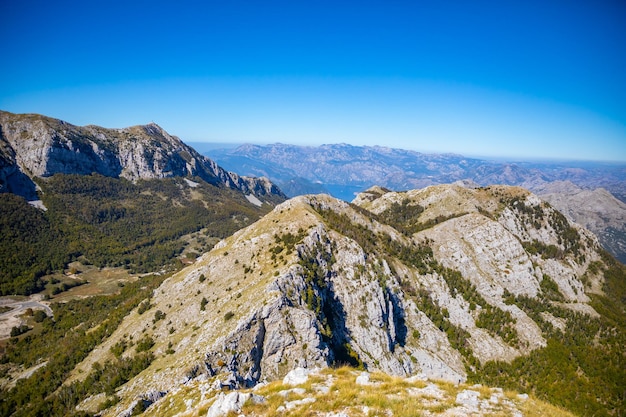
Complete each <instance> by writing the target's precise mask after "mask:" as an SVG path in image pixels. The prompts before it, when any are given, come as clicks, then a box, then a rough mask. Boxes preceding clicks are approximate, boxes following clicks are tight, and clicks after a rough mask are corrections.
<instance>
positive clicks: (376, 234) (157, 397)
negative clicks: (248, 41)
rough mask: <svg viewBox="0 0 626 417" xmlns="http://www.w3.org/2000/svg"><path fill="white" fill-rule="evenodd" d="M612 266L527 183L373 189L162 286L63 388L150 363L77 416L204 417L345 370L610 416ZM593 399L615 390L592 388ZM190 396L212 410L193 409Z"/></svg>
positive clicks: (298, 213)
mask: <svg viewBox="0 0 626 417" xmlns="http://www.w3.org/2000/svg"><path fill="white" fill-rule="evenodd" d="M611 268H613V269H611ZM615 268H617V269H615ZM619 268H620V266H619V264H616V263H614V261H611V258H610V256H608V255H607V254H606V253H605V252H603V251H602V250H601V248H600V246H599V244H598V241H597V239H596V237H595V236H594V235H593V234H592V233H590V232H589V231H587V230H586V229H584V228H582V227H581V226H579V225H577V224H575V223H571V222H569V221H568V220H567V218H566V217H565V216H563V215H562V214H561V213H560V212H558V211H557V210H555V209H554V208H552V207H551V206H550V205H549V204H547V203H546V202H544V201H542V200H541V199H539V198H538V197H537V196H535V195H534V194H532V193H530V192H528V191H526V190H524V189H521V188H516V187H508V186H492V187H485V188H476V189H468V188H464V187H461V186H458V185H442V186H432V187H427V188H424V189H421V190H414V191H408V192H390V191H388V190H386V189H383V188H380V187H374V188H372V189H369V190H368V191H366V192H364V193H361V194H360V195H359V196H358V197H357V198H356V199H355V200H354V202H353V203H352V204H348V203H346V202H344V201H341V200H338V199H335V198H332V197H330V196H327V195H315V196H312V195H308V196H300V197H296V198H293V199H291V200H288V201H286V202H284V203H282V204H280V205H278V206H277V207H275V208H274V209H273V210H272V211H271V212H270V213H269V214H267V215H266V216H264V217H263V218H262V219H261V220H259V221H257V222H256V223H254V224H253V225H251V226H249V227H246V228H245V229H242V230H240V231H238V232H237V233H235V234H234V235H233V236H231V237H229V238H226V239H224V240H223V241H221V242H220V243H219V244H217V245H216V246H215V247H214V248H213V249H212V250H211V251H210V252H208V253H206V254H204V255H203V256H202V257H201V258H200V259H199V260H198V261H197V262H196V263H195V264H194V265H192V266H189V267H187V268H186V269H183V270H182V271H180V272H178V273H176V274H175V275H173V276H171V277H170V278H168V279H166V280H165V281H164V282H163V283H162V284H161V285H160V286H159V287H158V288H156V289H155V290H154V291H153V292H152V294H151V296H150V297H149V298H147V299H145V300H144V301H143V302H142V303H141V305H140V306H139V307H138V308H137V309H134V310H133V311H132V312H131V313H130V314H128V315H127V316H126V317H125V318H124V319H123V320H122V321H121V322H120V324H119V326H118V327H117V329H116V330H115V331H114V332H113V333H112V334H111V336H110V337H108V338H106V339H105V340H104V341H103V343H101V344H100V345H99V346H97V347H96V348H94V349H93V350H92V351H91V353H90V354H89V355H87V356H86V358H85V359H84V360H82V361H81V362H80V363H78V364H77V366H76V367H75V368H74V370H73V371H72V374H71V376H70V377H69V378H68V379H67V380H66V382H65V385H67V386H80V384H81V383H85V381H88V380H89V378H92V375H93V373H94V372H102V371H98V370H99V369H101V365H100V364H103V363H107V364H109V365H110V366H112V364H114V363H117V362H116V361H123V360H126V361H131V360H132V359H133V358H134V357H136V356H137V355H138V354H139V353H138V352H144V351H149V352H150V353H151V354H152V356H151V359H152V360H151V361H150V362H149V363H148V364H146V367H145V369H143V370H142V371H140V372H137V374H136V375H134V376H132V377H129V378H128V379H127V382H123V383H120V385H119V386H117V387H116V388H115V389H114V390H113V391H109V392H108V393H106V392H101V393H100V392H94V393H93V395H91V396H88V397H87V398H86V399H85V400H84V402H83V403H82V405H80V407H82V408H81V409H83V410H86V411H88V412H96V411H100V412H101V415H107V416H117V415H130V414H132V413H133V412H134V411H138V410H139V408H140V409H141V410H145V411H146V413H148V414H150V410H151V409H152V410H164V409H165V408H164V407H166V406H167V404H174V402H176V401H186V400H185V399H189V401H190V402H189V404H188V405H189V407H191V408H189V407H188V408H187V412H188V413H190V414H189V415H198V413H199V412H200V411H198V410H204V411H203V413H204V412H206V410H207V409H208V408H209V407H210V405H211V404H212V403H213V401H216V402H217V401H218V400H219V401H224V399H219V398H222V397H223V395H222V396H219V395H217V393H218V392H219V391H221V390H244V389H249V388H251V387H254V386H257V385H258V384H261V383H265V382H268V381H274V380H277V379H281V378H283V377H285V376H286V375H287V374H288V373H289V372H290V371H292V370H294V369H296V368H303V369H309V370H310V369H324V368H327V367H336V366H341V365H350V366H352V367H354V368H357V369H358V368H360V369H362V370H367V371H368V372H381V373H384V374H387V375H395V376H398V377H401V378H409V377H411V376H418V377H419V378H421V379H422V380H436V381H448V382H449V383H452V384H465V383H467V382H471V381H474V382H476V381H486V382H490V381H491V382H495V383H502V384H503V385H515V384H516V383H517V384H521V385H518V388H519V389H527V390H531V391H533V392H535V393H536V395H539V396H540V397H543V398H544V399H545V398H549V395H550V392H552V391H551V390H554V389H555V387H557V390H558V389H559V388H558V387H562V390H563V391H566V390H571V391H572V392H571V393H570V392H569V391H568V394H567V395H572V396H573V397H572V398H576V399H570V400H558V401H557V403H558V404H566V405H569V406H570V407H571V408H575V407H577V405H576V404H578V403H577V402H576V401H585V404H588V407H590V408H589V409H593V410H596V411H598V410H600V411H598V412H599V414H602V415H604V414H606V413H607V412H610V411H611V410H616V409H619V408H620V407H623V403H622V404H621V405H620V401H621V400H620V397H619V396H620V395H622V394H621V391H620V389H619V384H620V382H619V381H624V370H623V368H620V366H621V365H620V363H622V364H623V351H621V347H619V346H621V345H620V343H621V342H620V340H621V341H623V335H624V331H623V328H622V327H621V326H623V324H620V323H623V317H624V309H623V304H619V303H618V304H615V305H618V306H619V307H615V305H613V304H611V305H612V306H613V308H614V309H615V308H618V310H614V311H613V312H612V313H610V315H611V317H613V318H611V319H610V320H609V321H605V318H606V317H608V316H606V315H607V314H608V313H607V310H606V306H607V305H609V304H610V303H609V301H607V300H609V298H610V297H613V296H615V294H610V293H608V292H607V291H608V288H609V287H610V286H612V287H610V288H619V285H623V282H622V284H615V283H612V282H613V281H610V277H609V274H608V272H606V271H613V272H611V274H614V273H615V271H616V270H620V271H621V269H619ZM611 276H613V275H611ZM619 279H621V280H623V277H622V278H619ZM615 285H618V286H615ZM607 297H608V298H607ZM598 300H600V301H598ZM602 300H604V301H602ZM622 302H623V300H622ZM607 303H609V304H607ZM616 317H617V318H616ZM591 328H593V329H594V330H593V332H591V331H589V330H587V329H591ZM572 335H573V336H572ZM570 336H571V337H574V338H576V340H579V342H581V341H583V340H588V342H589V343H585V342H583V343H582V345H581V344H580V343H579V344H578V345H577V344H575V343H574V344H571V343H570V342H569V340H570ZM585 338H586V339H585ZM594 338H595V339H594ZM593 340H596V342H593ZM594 343H599V344H598V345H594ZM577 346H578V347H577ZM594 346H595V347H594ZM576 349H584V352H586V353H579V350H576ZM589 349H591V350H589ZM594 349H595V350H594ZM555 352H558V353H555ZM562 355H566V357H567V355H569V359H568V360H569V361H570V362H568V363H570V364H571V363H573V364H575V366H574V368H573V370H570V365H566V364H565V363H561V362H559V361H560V360H561V356H562ZM587 355H591V356H593V357H594V359H593V360H591V361H590V360H589V358H588V357H587ZM620 358H621V359H620ZM597 361H603V362H604V364H603V366H604V367H608V368H607V369H609V368H610V369H611V372H614V373H613V374H612V376H611V378H613V379H612V380H611V381H609V380H608V379H605V378H604V377H603V376H601V372H600V371H598V370H597V369H595V368H594V365H593V363H597ZM614 361H615V362H614ZM620 361H621V362H620ZM557 368H558V369H557ZM550 369H552V371H550ZM94 370H95V371H94ZM520 370H521V372H522V374H521V375H523V376H516V375H517V374H516V372H518V371H520ZM503 372H504V374H505V375H510V376H511V377H512V378H515V380H514V381H511V380H508V379H502V378H504V375H503ZM544 372H549V373H548V374H544ZM541 375H546V376H541ZM86 378H87V379H86ZM499 378H500V379H499ZM533 378H535V379H533ZM609 379H610V378H609ZM616 381H617V382H616ZM72 384H74V385H72ZM542 384H547V385H548V387H544V386H543V385H542ZM590 384H593V387H592V386H591V385H590ZM615 384H617V389H616V385H615ZM420 387H421V388H420ZM420 387H414V388H415V389H418V388H419V389H423V388H424V387H422V386H420ZM524 387H525V388H524ZM596 388H598V389H601V390H606V391H605V392H618V393H617V394H610V395H608V396H607V397H605V398H598V397H596V396H594V395H595V394H591V395H590V394H589V392H587V390H595V389H596ZM433 389H434V388H433ZM238 392H241V393H242V398H245V399H244V400H243V402H245V401H246V400H249V401H253V400H254V395H251V394H245V396H244V394H243V391H238ZM208 393H212V394H210V395H209V394H208ZM113 394H114V397H112V395H113ZM470 394H471V393H470ZM470 394H467V395H470ZM459 395H460V394H459ZM471 395H475V394H471ZM477 395H478V394H476V396H477ZM111 398H114V399H115V400H114V401H110V399H111ZM194 398H195V399H197V398H204V400H205V403H204V407H205V408H194V407H192V404H193V403H194V401H196V400H193V399H194ZM208 398H210V401H209V400H208ZM237 398H239V397H237ZM237 398H234V397H233V398H231V400H233V401H234V400H237ZM458 398H459V397H457V402H458V401H460V400H459V399H458ZM472 398H473V397H472ZM477 398H478V397H476V401H474V402H476V404H479V402H478V399H477ZM137 399H141V401H138V400H137ZM105 400H106V401H105ZM237 401H238V400H237ZM468 401H469V400H468ZM568 401H569V402H568ZM303 404H304V403H303ZM476 404H474V405H475V406H477V407H478V405H476ZM572 404H573V405H572ZM240 405H241V404H240ZM283 405H284V404H283ZM298 405H302V404H300V403H298ZM363 405H366V404H363ZM80 407H79V408H80ZM136 407H139V408H136ZM210 408H211V410H214V409H217V408H219V407H218V406H217V405H216V406H215V407H210ZM435 408H436V407H435ZM194 410H195V411H194ZM622 410H623V409H622ZM235 411H236V410H235ZM154 412H155V413H156V414H155V415H158V414H159V413H158V412H156V411H154ZM211 413H212V411H209V415H213V414H211ZM270 414H271V413H270ZM346 415H362V414H358V413H357V414H354V413H352V412H350V413H347V414H346ZM606 415H610V413H609V414H606Z"/></svg>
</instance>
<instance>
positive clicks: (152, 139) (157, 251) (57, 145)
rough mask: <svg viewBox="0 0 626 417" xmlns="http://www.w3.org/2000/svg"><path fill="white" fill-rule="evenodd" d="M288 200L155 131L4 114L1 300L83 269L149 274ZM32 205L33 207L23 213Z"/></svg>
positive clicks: (0, 123) (0, 135)
mask: <svg viewBox="0 0 626 417" xmlns="http://www.w3.org/2000/svg"><path fill="white" fill-rule="evenodd" d="M284 200H285V195H284V194H283V193H282V192H281V191H280V190H279V189H278V188H277V187H276V186H275V185H274V184H272V183H271V182H270V181H269V180H267V179H266V178H249V177H242V176H239V175H237V174H235V173H232V172H227V171H225V170H224V169H222V168H221V167H219V166H218V165H217V164H216V163H215V162H213V161H211V160H210V159H208V158H206V157H204V156H201V155H200V154H198V153H197V152H196V151H195V150H193V149H192V148H190V147H188V146H187V145H185V144H184V143H183V142H181V141H180V140H179V139H178V138H176V137H174V136H171V135H169V134H168V133H167V132H165V131H164V130H163V129H161V128H160V127H158V126H157V125H155V124H150V125H147V126H135V127H131V128H126V129H105V128H102V127H98V126H86V127H78V126H73V125H70V124H68V123H66V122H63V121H61V120H57V119H52V118H48V117H44V116H40V115H16V114H11V113H7V112H0V210H1V211H2V213H3V216H2V219H0V294H3V295H6V294H31V293H34V292H39V291H41V290H43V289H44V288H45V287H46V286H48V289H49V291H53V290H54V288H50V286H51V282H50V281H51V279H49V278H44V276H46V275H48V274H50V273H52V272H53V271H61V270H62V269H63V268H64V267H65V266H66V265H67V264H68V263H69V262H71V261H75V260H80V261H81V262H85V263H91V264H94V265H96V266H98V267H103V266H123V267H125V268H128V269H130V270H131V271H133V272H153V271H159V270H162V269H163V268H166V269H167V268H170V267H172V265H174V266H176V264H177V263H179V262H180V261H179V260H178V259H177V257H179V256H180V255H181V253H182V251H183V250H184V249H185V247H189V244H188V240H189V239H187V238H186V236H188V235H190V234H192V233H194V234H195V240H196V241H198V242H200V243H199V244H198V245H197V247H193V248H191V247H190V249H192V250H195V251H196V252H203V251H205V250H207V249H209V248H210V247H211V246H212V245H213V244H214V243H215V242H216V241H218V240H219V239H222V238H224V237H226V236H228V235H229V234H231V233H233V232H234V231H235V230H237V229H239V228H241V227H243V226H245V225H248V224H250V223H252V222H253V221H255V220H257V219H258V218H259V217H260V216H262V215H263V214H265V213H267V212H268V211H269V210H271V208H272V207H273V206H274V205H275V204H277V203H280V202H282V201H284ZM27 201H28V203H29V204H27Z"/></svg>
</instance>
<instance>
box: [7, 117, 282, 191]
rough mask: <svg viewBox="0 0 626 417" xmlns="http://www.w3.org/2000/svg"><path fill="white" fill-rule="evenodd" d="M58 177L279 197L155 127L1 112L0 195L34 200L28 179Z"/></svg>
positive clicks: (268, 186)
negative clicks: (185, 181)
mask: <svg viewBox="0 0 626 417" xmlns="http://www.w3.org/2000/svg"><path fill="white" fill-rule="evenodd" d="M57 173H62V174H80V175H89V174H92V173H97V174H100V175H104V176H107V177H116V178H117V177H122V178H126V179H128V180H131V181H136V180H139V179H159V178H169V177H187V176H188V177H194V176H195V177H200V178H202V179H203V180H205V181H207V182H208V183H210V184H213V185H217V186H226V187H229V188H232V189H237V190H240V191H241V192H243V193H245V194H252V195H256V196H265V195H268V194H269V195H271V194H276V195H280V196H283V194H282V192H281V191H280V190H279V189H278V188H277V187H276V186H275V185H273V184H272V183H271V182H270V181H269V180H267V179H257V178H248V177H240V176H239V175H237V174H235V173H231V172H227V171H225V170H224V169H222V168H221V167H219V166H218V165H217V164H216V163H215V162H214V161H212V160H210V159H209V158H207V157H204V156H202V155H200V154H199V153H197V152H196V151H195V150H194V149H193V148H191V147H189V146H187V145H185V144H184V143H183V142H182V141H181V140H180V139H179V138H177V137H176V136H172V135H170V134H169V133H167V132H166V131H165V130H163V129H162V128H161V127H159V126H158V125H156V124H154V123H151V124H148V125H145V126H134V127H129V128H124V129H105V128H102V127H99V126H85V127H79V126H74V125H71V124H69V123H66V122H63V121H61V120H56V119H51V118H48V117H44V116H39V115H16V114H11V113H8V112H1V111H0V181H1V182H0V191H3V190H4V191H11V192H14V193H17V194H20V195H24V196H32V195H33V194H34V193H33V192H32V189H33V188H34V185H33V182H32V179H29V178H33V177H42V178H45V177H49V176H51V175H54V174H57ZM27 183H30V184H31V185H30V186H29V185H28V184H27ZM31 199H32V198H31Z"/></svg>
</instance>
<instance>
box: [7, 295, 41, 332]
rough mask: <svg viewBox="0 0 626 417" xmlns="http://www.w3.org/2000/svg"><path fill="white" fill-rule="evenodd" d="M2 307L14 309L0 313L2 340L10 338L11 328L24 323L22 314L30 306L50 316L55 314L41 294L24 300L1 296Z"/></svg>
mask: <svg viewBox="0 0 626 417" xmlns="http://www.w3.org/2000/svg"><path fill="white" fill-rule="evenodd" d="M0 307H9V308H11V309H12V310H10V311H7V312H5V313H2V314H0V340H2V339H8V338H9V337H10V336H11V329H12V328H13V327H16V326H19V325H21V324H23V323H24V322H23V320H22V319H21V318H20V316H21V315H22V314H24V312H25V311H26V310H27V309H29V308H31V309H33V310H43V311H45V313H46V314H47V315H48V316H52V315H53V312H52V309H51V308H50V306H48V305H47V304H46V303H44V302H43V301H42V296H41V294H36V295H33V296H31V297H29V298H27V299H24V300H15V299H14V298H11V297H0Z"/></svg>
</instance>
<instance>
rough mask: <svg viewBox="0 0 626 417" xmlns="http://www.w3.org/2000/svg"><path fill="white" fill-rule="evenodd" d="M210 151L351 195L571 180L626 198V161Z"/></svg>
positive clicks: (285, 149)
mask: <svg viewBox="0 0 626 417" xmlns="http://www.w3.org/2000/svg"><path fill="white" fill-rule="evenodd" d="M206 154H207V155H209V156H210V157H211V158H213V159H215V160H216V161H217V162H218V163H220V164H221V165H222V166H224V167H227V169H233V170H236V171H237V172H240V173H244V174H248V175H264V176H267V177H268V178H270V179H272V180H273V181H275V182H276V183H277V184H278V185H279V186H281V185H283V184H285V183H287V182H288V181H291V180H295V181H298V179H302V180H304V181H307V182H309V183H312V184H315V186H316V187H318V186H319V185H322V186H324V187H325V188H326V190H327V191H329V192H331V193H332V195H334V196H335V197H337V198H341V199H344V200H346V201H351V200H352V199H353V198H354V196H355V193H358V192H361V191H364V190H366V189H367V188H369V187H372V186H375V185H378V186H382V187H386V188H389V189H392V190H398V191H400V190H410V189H417V188H423V187H427V186H429V185H436V184H449V183H452V182H455V181H460V180H472V181H474V182H476V183H477V184H479V185H482V186H486V185H490V184H506V185H520V186H524V187H525V188H528V189H531V190H534V189H535V187H537V186H539V185H542V184H545V183H546V182H552V181H571V182H573V183H574V184H576V185H578V186H580V187H582V188H588V189H595V188H599V187H604V188H606V189H607V190H608V191H609V192H611V193H612V194H613V195H615V196H616V197H617V198H618V199H620V200H622V201H624V202H626V166H625V165H624V164H620V163H608V162H606V163H603V162H566V161H563V162H499V161H493V160H484V159H477V158H467V157H465V156H462V155H456V154H425V153H420V152H414V151H409V150H404V149H396V148H388V147H383V146H352V145H347V144H336V145H321V146H316V147H311V146H296V145H286V144H281V143H276V144H271V145H251V144H245V145H241V146H239V147H236V148H234V149H233V148H227V149H224V148H223V149H209V150H207V151H206ZM335 190H338V192H336V191H335ZM291 196H293V195H291Z"/></svg>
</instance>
